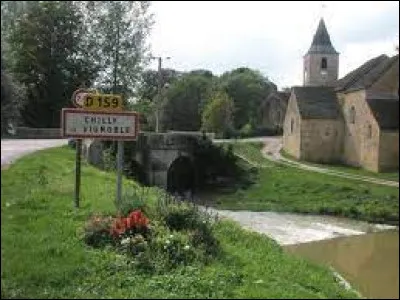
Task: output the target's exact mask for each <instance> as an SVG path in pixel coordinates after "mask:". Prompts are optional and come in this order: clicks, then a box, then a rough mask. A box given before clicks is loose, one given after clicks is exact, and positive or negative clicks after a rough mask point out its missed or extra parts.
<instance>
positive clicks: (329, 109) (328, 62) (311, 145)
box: [283, 19, 399, 172]
mask: <svg viewBox="0 0 400 300" xmlns="http://www.w3.org/2000/svg"><path fill="white" fill-rule="evenodd" d="M338 62H339V58H338V53H337V52H336V50H335V49H334V48H333V46H332V44H331V41H330V37H329V34H328V32H327V30H326V27H325V23H324V21H323V20H322V19H321V21H320V24H319V26H318V29H317V32H316V34H315V35H314V39H313V42H312V45H311V47H310V50H309V51H308V52H307V54H306V55H305V57H304V86H302V87H293V88H292V90H291V95H290V98H289V103H288V108H287V111H286V114H285V120H284V136H283V147H284V149H285V151H286V152H288V153H289V154H291V155H293V156H294V157H296V158H298V159H302V160H306V161H313V162H321V163H334V162H342V163H345V164H348V165H352V166H357V167H362V168H365V169H368V170H371V171H375V172H380V171H385V170H393V169H397V170H398V167H399V145H398V143H399V56H398V55H396V56H393V57H388V56H386V55H381V56H378V57H376V58H373V59H371V60H369V61H367V62H366V63H364V64H363V65H362V66H360V67H359V68H357V69H355V70H354V71H352V72H350V73H349V74H348V75H346V76H345V77H343V78H342V79H340V80H337V73H338V72H337V71H338V67H339V63H338Z"/></svg>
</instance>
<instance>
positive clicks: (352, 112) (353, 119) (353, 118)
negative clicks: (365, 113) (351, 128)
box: [349, 106, 356, 124]
mask: <svg viewBox="0 0 400 300" xmlns="http://www.w3.org/2000/svg"><path fill="white" fill-rule="evenodd" d="M349 119H350V124H354V123H355V122H356V109H355V108H354V106H352V107H351V108H350V116H349Z"/></svg>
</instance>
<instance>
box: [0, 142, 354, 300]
mask: <svg viewBox="0 0 400 300" xmlns="http://www.w3.org/2000/svg"><path fill="white" fill-rule="evenodd" d="M74 157H75V155H74V152H73V151H72V150H70V149H67V148H61V149H50V150H45V151H41V152H39V153H36V154H33V155H30V156H27V157H25V158H23V159H21V160H19V161H17V162H16V164H15V165H12V166H11V167H10V169H8V170H5V171H3V170H2V183H1V196H2V201H1V245H2V258H1V259H2V268H1V287H2V289H1V290H2V292H1V295H2V298H51V299H54V298H110V297H113V298H230V297H232V298H245V297H249V298H286V299H287V298H308V299H310V298H348V297H355V295H354V294H352V293H350V292H348V291H345V290H344V289H343V288H342V287H341V286H340V285H339V284H338V283H337V282H336V281H335V279H334V277H333V275H332V274H331V272H330V271H329V270H328V269H326V268H323V267H319V266H316V265H314V264H311V263H308V262H306V261H304V260H302V259H298V258H295V257H293V256H291V255H289V254H287V253H284V252H283V251H282V249H281V248H280V247H279V246H278V245H277V244H276V243H275V242H274V241H272V240H271V239H269V238H267V237H265V236H263V235H260V234H256V233H250V232H247V231H245V230H243V229H241V228H240V227H239V226H238V225H237V224H236V223H233V222H228V221H221V222H218V223H217V224H216V227H215V232H214V236H215V238H216V239H217V240H218V241H219V243H220V247H221V249H220V251H221V252H220V255H217V256H215V259H214V260H211V261H210V263H209V264H203V263H201V261H197V262H196V261H190V260H189V261H188V263H187V264H183V265H180V266H177V267H176V268H172V269H170V270H169V271H168V272H164V273H159V274H156V273H149V274H146V273H143V272H142V271H140V270H139V269H137V268H135V267H134V266H132V265H131V264H127V259H126V257H125V256H124V255H121V254H119V253H116V252H115V250H114V249H112V248H110V247H104V248H102V247H101V248H92V247H90V246H88V245H86V244H85V242H84V239H82V237H81V234H82V229H83V228H84V225H85V223H86V221H87V220H88V219H89V217H90V216H92V215H93V214H101V215H115V213H116V211H115V207H114V196H115V174H111V173H106V172H101V171H99V170H96V169H94V168H92V167H90V166H87V165H86V164H84V165H83V168H82V197H81V208H79V209H74V208H73V190H74V186H73V183H74ZM44 166H45V167H44ZM124 188H125V189H128V188H139V187H138V185H137V184H135V183H132V182H128V181H124ZM143 195H145V204H146V205H148V206H149V207H150V208H151V207H153V208H155V206H154V205H155V203H157V199H159V192H158V190H157V189H153V188H150V189H148V192H147V193H143ZM139 204H140V203H139ZM135 205H138V204H135ZM147 214H148V216H149V220H148V222H149V223H148V224H151V222H152V220H153V217H152V214H151V213H150V212H148V213H147ZM177 214H178V215H181V214H180V212H177ZM174 218H175V217H174ZM139 219H140V220H142V221H140V220H139ZM178 219H179V218H178ZM138 220H139V221H138V222H139V223H140V222H141V223H143V224H147V221H146V220H145V219H144V218H143V216H142V217H140V218H139V217H138ZM174 220H176V218H175V219H174ZM106 224H107V223H106ZM174 224H175V223H174ZM175 225H176V224H175ZM175 225H174V226H175ZM181 225H182V224H181ZM179 226H180V225H179ZM106 227H107V226H106ZM184 231H185V230H184ZM184 231H183V232H182V234H184ZM135 245H136V244H135ZM150 259H152V257H150ZM155 261H156V260H154V261H152V262H155Z"/></svg>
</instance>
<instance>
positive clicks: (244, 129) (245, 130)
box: [240, 123, 253, 137]
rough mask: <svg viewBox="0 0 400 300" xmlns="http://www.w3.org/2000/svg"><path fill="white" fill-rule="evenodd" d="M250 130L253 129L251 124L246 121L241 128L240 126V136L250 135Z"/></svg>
mask: <svg viewBox="0 0 400 300" xmlns="http://www.w3.org/2000/svg"><path fill="white" fill-rule="evenodd" d="M252 131H253V127H252V126H251V124H250V123H247V124H246V125H244V126H243V127H242V128H240V136H241V137H248V136H250V135H251V133H252Z"/></svg>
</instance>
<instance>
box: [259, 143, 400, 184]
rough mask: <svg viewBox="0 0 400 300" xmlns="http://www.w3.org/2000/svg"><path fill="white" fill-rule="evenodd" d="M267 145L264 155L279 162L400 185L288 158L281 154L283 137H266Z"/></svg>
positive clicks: (322, 171) (373, 181)
mask: <svg viewBox="0 0 400 300" xmlns="http://www.w3.org/2000/svg"><path fill="white" fill-rule="evenodd" d="M263 142H264V144H265V146H264V148H263V149H262V154H263V155H264V157H265V158H267V159H270V160H273V161H276V162H279V163H284V164H286V165H290V166H293V167H296V168H299V169H303V170H308V171H312V172H318V173H324V174H329V175H332V176H337V177H342V178H347V179H352V180H359V181H364V182H370V183H375V184H381V185H387V186H394V187H397V188H398V187H399V182H396V181H391V180H385V179H379V178H374V177H369V176H362V175H356V174H351V173H348V172H341V171H335V170H331V169H327V168H322V167H317V166H310V165H307V164H304V163H301V162H298V161H294V160H291V159H287V158H285V157H283V156H282V155H281V154H280V150H281V149H282V138H281V137H266V138H264V140H263Z"/></svg>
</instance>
